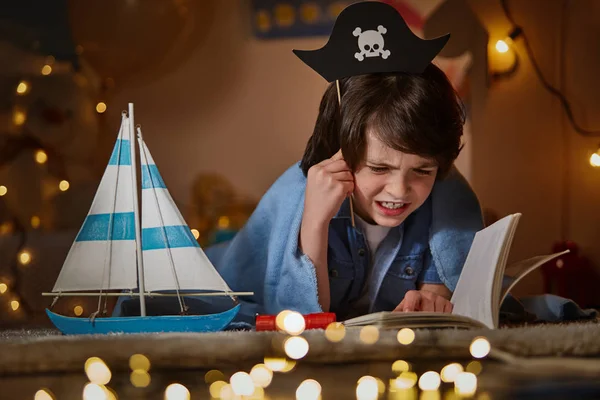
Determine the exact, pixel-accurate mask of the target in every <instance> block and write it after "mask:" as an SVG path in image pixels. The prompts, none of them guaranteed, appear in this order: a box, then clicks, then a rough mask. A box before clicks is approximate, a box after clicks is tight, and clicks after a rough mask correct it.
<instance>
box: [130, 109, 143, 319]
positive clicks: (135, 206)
mask: <svg viewBox="0 0 600 400" xmlns="http://www.w3.org/2000/svg"><path fill="white" fill-rule="evenodd" d="M129 137H130V139H131V142H130V147H131V175H132V176H131V179H132V182H133V215H134V220H135V247H136V250H137V269H138V288H139V292H140V293H139V295H140V316H142V317H145V316H146V299H145V298H144V293H146V289H145V288H144V259H143V257H142V235H141V232H140V208H139V204H138V185H137V170H136V165H137V160H136V158H135V142H136V140H135V128H134V122H133V103H129Z"/></svg>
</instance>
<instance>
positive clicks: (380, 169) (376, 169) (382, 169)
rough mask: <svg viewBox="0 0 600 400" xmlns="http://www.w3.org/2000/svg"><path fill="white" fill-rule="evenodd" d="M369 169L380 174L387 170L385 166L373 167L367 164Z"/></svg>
mask: <svg viewBox="0 0 600 400" xmlns="http://www.w3.org/2000/svg"><path fill="white" fill-rule="evenodd" d="M369 169H370V170H371V171H372V172H374V173H376V174H382V173H384V172H386V171H387V170H388V169H387V167H373V166H371V165H369Z"/></svg>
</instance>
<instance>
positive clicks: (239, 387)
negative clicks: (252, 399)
mask: <svg viewBox="0 0 600 400" xmlns="http://www.w3.org/2000/svg"><path fill="white" fill-rule="evenodd" d="M229 383H230V384H231V389H232V390H233V393H235V394H236V395H237V396H251V395H252V393H254V382H253V381H252V378H251V377H250V375H249V374H248V373H246V372H242V371H240V372H236V373H235V374H233V375H232V376H231V378H230V379H229Z"/></svg>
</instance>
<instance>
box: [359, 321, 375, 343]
mask: <svg viewBox="0 0 600 400" xmlns="http://www.w3.org/2000/svg"><path fill="white" fill-rule="evenodd" d="M378 340H379V328H377V327H376V326H373V325H367V326H365V327H364V328H362V329H361V330H360V341H361V342H363V343H365V344H373V343H375V342H377V341H378Z"/></svg>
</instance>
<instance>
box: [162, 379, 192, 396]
mask: <svg viewBox="0 0 600 400" xmlns="http://www.w3.org/2000/svg"><path fill="white" fill-rule="evenodd" d="M165 400H190V391H189V390H188V388H186V387H185V386H183V385H182V384H181V383H172V384H170V385H169V386H167V388H166V389H165Z"/></svg>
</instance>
